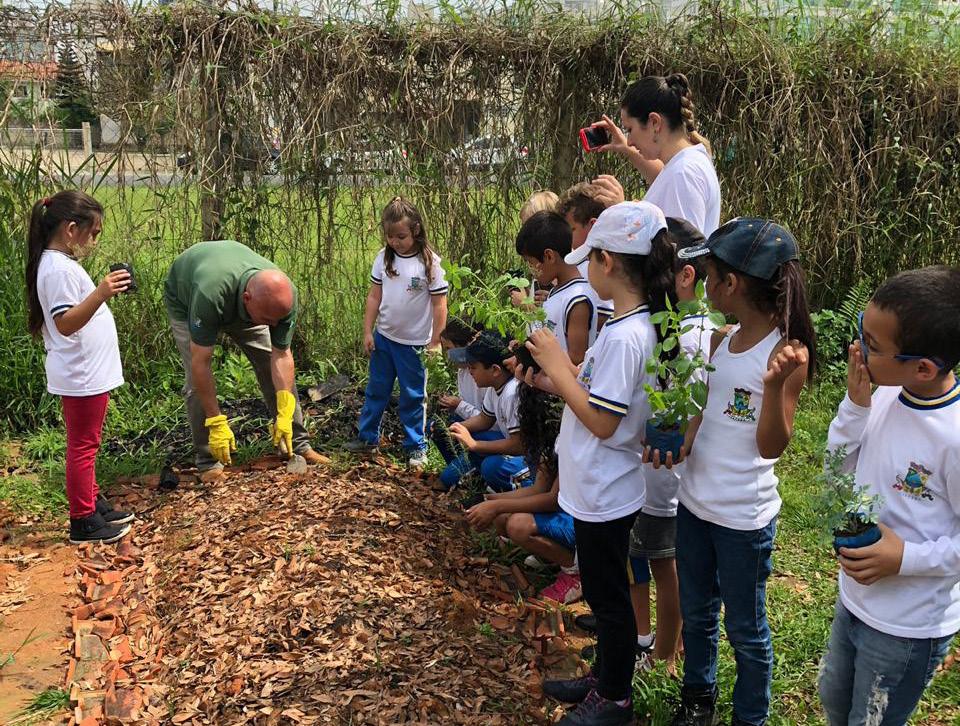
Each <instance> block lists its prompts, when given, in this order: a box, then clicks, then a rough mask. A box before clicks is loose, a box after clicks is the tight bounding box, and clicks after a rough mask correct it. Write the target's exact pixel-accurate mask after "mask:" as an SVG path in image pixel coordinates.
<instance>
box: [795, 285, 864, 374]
mask: <svg viewBox="0 0 960 726" xmlns="http://www.w3.org/2000/svg"><path fill="white" fill-rule="evenodd" d="M872 287H873V286H872V284H871V283H870V282H869V281H867V280H861V281H860V282H858V283H857V284H856V285H854V286H853V287H851V288H850V289H849V290H848V291H847V294H846V296H845V297H844V298H843V301H842V302H841V303H840V305H839V306H838V307H837V308H836V309H835V310H831V309H824V310H820V311H818V312H815V313H813V314H812V315H811V316H810V317H811V318H812V319H813V327H814V329H815V330H816V332H817V357H818V358H819V360H821V361H822V362H823V364H824V368H825V369H826V370H827V372H828V373H829V374H830V375H832V376H845V375H846V370H847V347H848V346H849V345H850V343H851V342H852V341H853V340H856V338H857V317H858V315H859V314H860V311H861V310H863V309H864V308H866V307H867V303H869V302H870V296H871V289H872Z"/></svg>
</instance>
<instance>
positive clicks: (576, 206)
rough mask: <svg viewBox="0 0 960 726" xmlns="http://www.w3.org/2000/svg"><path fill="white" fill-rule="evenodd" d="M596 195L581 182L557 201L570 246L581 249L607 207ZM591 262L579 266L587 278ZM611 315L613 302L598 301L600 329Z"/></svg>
mask: <svg viewBox="0 0 960 726" xmlns="http://www.w3.org/2000/svg"><path fill="white" fill-rule="evenodd" d="M596 195H597V190H596V189H595V188H594V186H593V185H592V184H590V183H589V182H580V183H579V184H574V185H573V186H572V187H570V188H569V189H567V191H565V192H564V193H563V195H562V196H561V197H560V200H559V201H558V202H557V213H558V214H559V215H560V216H561V217H563V218H564V219H565V220H567V224H569V225H570V232H571V240H570V246H571V247H572V248H573V249H579V247H580V246H581V245H582V244H583V243H584V242H585V241H586V240H587V235H588V234H590V230H591V229H592V228H593V225H594V222H596V221H597V217H599V216H600V215H601V214H603V210H604V209H606V207H604V206H603V202H601V201H600V200H599V199H597V196H596ZM589 264H590V262H589V261H588V260H585V261H584V262H581V263H580V264H579V265H578V266H577V269H578V270H580V276H581V277H582V278H583V279H585V280H586V279H587V266H588V265H589ZM611 315H613V303H612V302H610V301H609V300H600V301H599V302H598V303H597V330H598V331H599V330H600V328H602V327H603V324H604V323H605V322H606V321H607V318H609V317H610V316H611Z"/></svg>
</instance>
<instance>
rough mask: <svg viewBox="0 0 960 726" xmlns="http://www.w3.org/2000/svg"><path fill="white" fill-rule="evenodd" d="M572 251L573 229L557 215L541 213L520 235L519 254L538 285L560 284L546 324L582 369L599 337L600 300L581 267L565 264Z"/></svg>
mask: <svg viewBox="0 0 960 726" xmlns="http://www.w3.org/2000/svg"><path fill="white" fill-rule="evenodd" d="M570 251H571V233H570V225H568V224H567V223H566V221H564V219H563V217H561V216H560V215H559V214H557V213H556V212H537V213H536V214H534V215H533V216H532V217H530V219H528V220H527V221H526V222H524V223H523V226H522V227H521V228H520V233H519V234H518V235H517V254H519V255H520V256H521V257H523V259H524V260H525V261H526V263H527V265H528V266H529V267H530V269H531V270H532V271H533V273H534V277H535V279H536V282H537V283H538V284H539V285H540V286H541V287H547V286H549V285H551V284H553V283H554V282H555V283H556V285H555V286H554V287H553V289H552V290H550V292H549V294H548V295H547V297H546V299H545V300H544V301H543V310H544V312H545V313H546V316H547V321H546V324H547V326H548V327H549V328H550V329H551V330H552V331H553V332H554V334H555V335H556V336H557V339H558V340H559V341H560V347H561V348H563V349H564V350H565V351H566V352H567V355H568V356H570V360H571V361H573V363H574V364H575V365H579V364H580V363H582V362H583V354H584V353H586V352H587V348H589V347H590V346H591V345H592V344H593V341H594V338H595V337H596V324H595V318H596V307H597V305H596V303H597V302H598V298H597V296H596V293H595V292H594V290H593V288H592V287H590V283H589V282H587V281H586V279H584V278H583V277H581V275H580V271H579V270H578V269H577V267H576V266H575V265H569V264H567V263H566V262H565V261H564V259H563V258H564V256H565V255H568V254H570Z"/></svg>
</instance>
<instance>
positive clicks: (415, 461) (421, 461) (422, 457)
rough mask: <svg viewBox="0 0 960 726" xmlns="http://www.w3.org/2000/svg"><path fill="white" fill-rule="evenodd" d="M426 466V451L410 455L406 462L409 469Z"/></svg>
mask: <svg viewBox="0 0 960 726" xmlns="http://www.w3.org/2000/svg"><path fill="white" fill-rule="evenodd" d="M426 465H427V452H426V449H424V450H423V451H417V452H415V453H413V454H411V455H410V458H409V459H408V460H407V466H409V467H410V468H411V469H422V468H423V467H425V466H426Z"/></svg>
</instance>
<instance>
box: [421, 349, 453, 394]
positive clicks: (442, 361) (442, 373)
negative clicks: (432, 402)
mask: <svg viewBox="0 0 960 726" xmlns="http://www.w3.org/2000/svg"><path fill="white" fill-rule="evenodd" d="M419 355H420V362H421V363H423V368H424V370H425V371H426V372H427V392H428V393H429V394H431V395H432V396H435V395H442V394H445V393H450V392H451V391H453V390H455V389H456V385H457V376H456V373H454V369H453V367H452V366H451V365H450V362H449V361H448V360H447V357H446V356H445V355H443V354H442V353H435V352H431V351H428V350H427V349H426V348H424V349H423V350H422V351H420V354H419Z"/></svg>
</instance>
